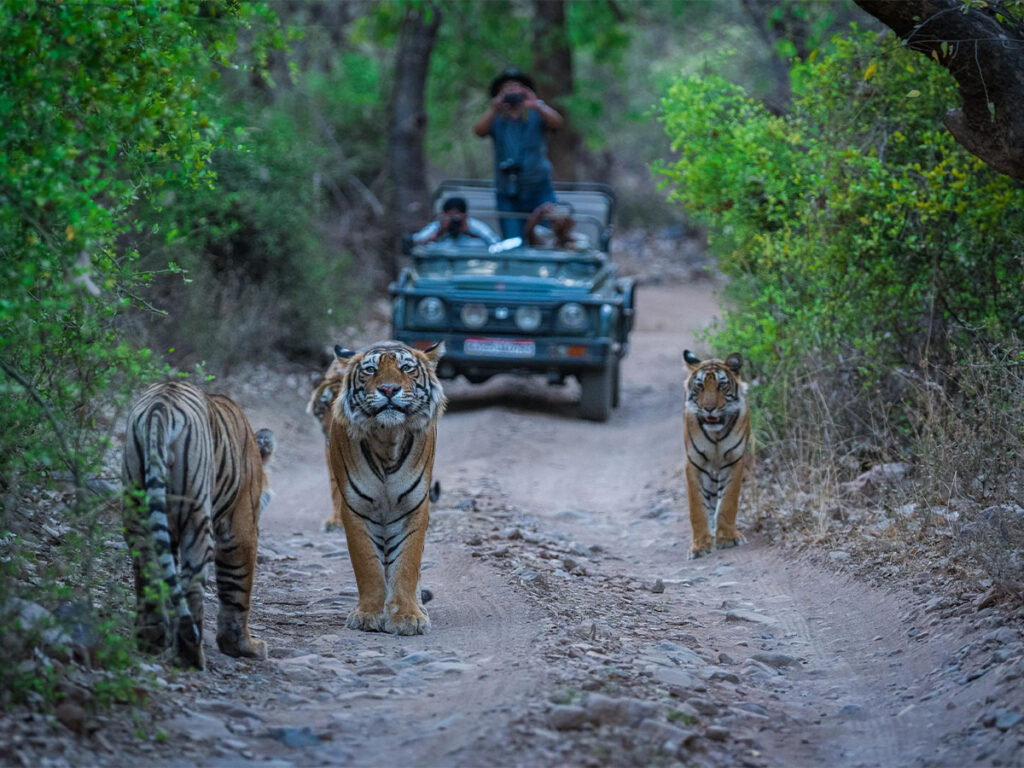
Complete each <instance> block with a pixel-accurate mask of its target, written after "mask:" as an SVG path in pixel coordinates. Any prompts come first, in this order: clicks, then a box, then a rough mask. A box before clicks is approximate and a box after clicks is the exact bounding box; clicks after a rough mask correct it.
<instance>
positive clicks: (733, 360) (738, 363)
mask: <svg viewBox="0 0 1024 768" xmlns="http://www.w3.org/2000/svg"><path fill="white" fill-rule="evenodd" d="M725 364H726V365H727V366H729V370H731V371H732V372H733V373H739V372H740V368H742V367H743V356H742V355H740V353H739V352H733V353H732V354H731V355H729V356H728V357H727V358H725Z"/></svg>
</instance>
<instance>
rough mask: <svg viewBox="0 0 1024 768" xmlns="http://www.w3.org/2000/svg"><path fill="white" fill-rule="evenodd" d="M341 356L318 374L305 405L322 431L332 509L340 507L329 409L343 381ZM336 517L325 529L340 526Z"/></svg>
mask: <svg viewBox="0 0 1024 768" xmlns="http://www.w3.org/2000/svg"><path fill="white" fill-rule="evenodd" d="M342 359H343V358H337V357H336V358H335V359H334V360H332V361H331V364H330V365H329V366H328V368H327V371H326V372H325V373H324V374H323V375H322V376H319V381H316V386H315V387H314V388H313V394H312V395H311V396H310V398H309V403H308V404H307V405H306V413H311V414H313V416H314V418H316V420H317V421H318V422H320V429H321V430H322V431H323V433H324V439H325V441H326V442H325V443H324V454H325V456H326V458H327V470H328V474H329V475H330V479H331V502H332V504H333V506H334V509H335V510H337V509H340V504H341V497H340V496H339V492H338V484H337V483H336V482H335V481H334V475H333V473H331V472H330V468H331V443H330V437H331V421H332V418H331V411H332V406H333V405H334V401H335V400H336V399H337V397H338V394H339V393H340V392H341V385H342V382H343V381H344V376H343V374H344V373H345V366H343V365H342V364H341V361H342ZM318 375H319V374H318ZM335 517H337V512H335V514H334V515H333V516H332V517H331V519H330V520H327V521H326V522H325V523H324V528H325V530H328V531H332V530H335V529H337V528H341V527H342V525H341V523H340V522H339V523H337V524H335V522H334V519H335Z"/></svg>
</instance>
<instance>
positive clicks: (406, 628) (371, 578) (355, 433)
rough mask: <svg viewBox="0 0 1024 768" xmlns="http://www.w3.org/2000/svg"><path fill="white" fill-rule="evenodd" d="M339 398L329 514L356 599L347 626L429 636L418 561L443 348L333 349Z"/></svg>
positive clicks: (387, 344) (333, 419)
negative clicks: (341, 540)
mask: <svg viewBox="0 0 1024 768" xmlns="http://www.w3.org/2000/svg"><path fill="white" fill-rule="evenodd" d="M335 355H336V358H337V361H339V363H340V366H341V367H342V368H343V372H342V374H341V383H340V390H339V393H338V395H337V396H336V397H335V398H334V402H333V403H332V405H331V410H330V430H329V434H328V448H327V452H328V457H329V460H328V466H329V470H330V476H331V482H332V484H333V489H334V490H336V493H335V492H333V491H332V496H333V497H334V498H333V501H334V514H333V517H332V518H331V519H330V520H329V521H328V525H332V526H336V527H337V526H340V527H342V528H344V530H345V538H346V540H347V541H348V551H349V558H350V559H351V561H352V570H353V571H354V572H355V577H356V589H357V591H358V594H359V597H358V602H357V604H356V607H355V608H354V609H353V610H352V612H351V613H350V614H349V615H348V617H347V619H346V622H345V623H346V626H348V627H349V628H351V629H358V630H363V631H368V632H378V631H383V632H390V633H393V634H397V635H419V634H425V633H427V632H429V631H430V617H429V616H428V615H427V612H426V609H425V608H424V606H423V603H424V602H425V599H424V598H425V597H426V595H425V594H424V593H423V592H421V591H420V588H419V579H420V561H421V559H422V557H423V544H424V540H425V537H426V533H427V523H428V521H429V517H430V502H431V500H432V492H431V488H432V487H433V486H432V484H431V478H432V475H433V471H434V450H435V446H436V441H437V423H438V420H439V419H440V418H441V415H442V414H443V413H444V409H445V404H446V400H445V395H444V391H443V389H442V388H441V382H440V381H439V380H438V377H437V372H436V369H437V364H438V362H439V361H440V360H441V358H442V357H443V356H444V342H439V343H437V344H435V345H433V346H432V347H429V348H428V349H426V350H423V351H420V350H417V349H413V348H411V347H407V346H406V345H404V344H402V343H400V342H397V341H382V342H378V343H376V344H371V345H370V346H367V347H364V348H363V349H361V350H359V351H358V352H353V351H352V350H349V349H345V348H343V347H340V346H337V347H335Z"/></svg>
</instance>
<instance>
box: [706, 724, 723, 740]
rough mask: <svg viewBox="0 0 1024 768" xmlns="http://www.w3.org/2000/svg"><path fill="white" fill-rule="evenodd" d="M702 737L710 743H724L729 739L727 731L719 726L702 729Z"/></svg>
mask: <svg viewBox="0 0 1024 768" xmlns="http://www.w3.org/2000/svg"><path fill="white" fill-rule="evenodd" d="M704 735H705V736H707V737H708V738H709V739H711V740H712V741H725V740H726V739H728V738H729V729H728V728H726V727H724V726H721V725H709V726H708V727H707V728H705V729H704Z"/></svg>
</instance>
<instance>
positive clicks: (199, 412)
mask: <svg viewBox="0 0 1024 768" xmlns="http://www.w3.org/2000/svg"><path fill="white" fill-rule="evenodd" d="M274 448H275V441H274V435H273V433H272V432H271V431H270V430H268V429H261V430H260V431H259V432H256V433H255V434H254V433H253V431H252V427H250V426H249V422H248V421H247V420H246V418H245V414H244V413H243V412H242V410H241V408H239V407H238V405H237V404H235V403H234V402H233V401H232V400H231V399H229V398H227V397H224V396H222V395H211V394H206V393H204V392H203V391H202V390H200V389H199V388H198V387H196V386H195V385H193V384H191V383H189V382H186V381H172V382H168V383H163V384H155V385H153V386H151V387H149V388H148V389H147V390H146V391H145V392H144V393H143V394H142V395H141V396H140V397H139V399H138V400H137V401H136V402H135V404H134V405H133V406H132V408H131V410H130V412H129V414H128V423H127V429H126V431H125V449H124V460H123V466H122V481H123V485H124V489H125V494H124V501H123V505H122V518H123V524H124V535H125V541H126V542H127V544H128V548H129V551H130V552H131V554H132V569H133V572H134V576H135V593H136V601H137V602H136V609H137V610H136V625H135V634H136V637H137V639H138V642H139V645H140V647H141V648H142V649H143V650H144V651H147V652H151V653H159V654H164V655H166V656H169V657H171V659H172V660H173V661H174V662H175V663H177V664H179V665H181V666H185V667H195V668H197V669H205V668H206V659H205V655H204V653H203V647H202V632H203V593H204V589H205V586H206V571H207V565H208V564H209V562H210V560H211V559H213V560H214V562H215V563H216V572H217V595H218V598H219V602H220V610H219V612H218V616H217V647H218V648H219V649H220V650H221V652H223V653H225V654H227V655H229V656H242V657H248V658H257V659H265V658H266V657H267V644H266V643H265V642H264V641H262V640H255V639H253V638H252V636H251V635H250V634H249V606H250V600H251V597H252V585H253V579H254V577H255V573H256V547H257V540H258V535H259V530H258V524H259V517H260V515H261V514H262V512H263V511H264V509H265V508H266V507H267V505H268V504H269V503H270V500H271V498H272V497H273V491H271V489H270V485H269V481H268V474H267V469H266V465H267V463H268V462H269V461H270V458H271V456H272V455H273V453H274Z"/></svg>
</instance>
